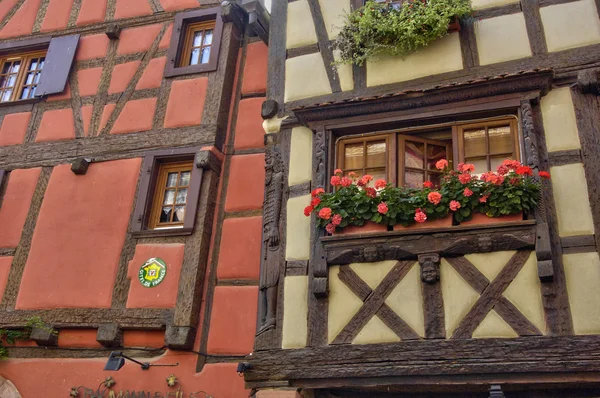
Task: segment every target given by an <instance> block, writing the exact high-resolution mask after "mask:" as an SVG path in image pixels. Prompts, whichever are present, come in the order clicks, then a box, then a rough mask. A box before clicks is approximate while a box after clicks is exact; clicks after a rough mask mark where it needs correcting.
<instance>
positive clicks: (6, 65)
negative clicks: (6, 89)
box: [2, 62, 12, 75]
mask: <svg viewBox="0 0 600 398" xmlns="http://www.w3.org/2000/svg"><path fill="white" fill-rule="evenodd" d="M11 66H12V63H10V62H5V63H4V65H3V66H2V74H3V75H6V74H7V73H8V72H10V67H11Z"/></svg>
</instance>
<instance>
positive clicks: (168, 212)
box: [149, 161, 194, 229]
mask: <svg viewBox="0 0 600 398" xmlns="http://www.w3.org/2000/svg"><path fill="white" fill-rule="evenodd" d="M192 167H194V162H193V161H188V162H176V163H164V164H161V165H160V166H159V168H158V176H157V182H156V189H155V192H154V196H153V202H152V212H151V214H150V223H149V226H150V229H158V228H170V227H179V226H183V221H184V220H185V211H186V207H187V202H188V192H189V188H190V180H191V176H192Z"/></svg>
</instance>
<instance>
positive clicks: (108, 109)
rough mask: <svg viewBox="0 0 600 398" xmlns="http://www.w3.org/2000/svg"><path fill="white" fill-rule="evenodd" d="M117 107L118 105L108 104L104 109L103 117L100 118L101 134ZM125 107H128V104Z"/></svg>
mask: <svg viewBox="0 0 600 398" xmlns="http://www.w3.org/2000/svg"><path fill="white" fill-rule="evenodd" d="M116 106H117V105H116V104H106V105H105V106H104V109H103V110H102V117H101V118H100V128H99V129H98V131H99V132H100V131H102V129H103V128H104V127H105V126H106V123H107V122H108V119H109V118H110V115H112V113H113V111H114V110H115V107H116ZM125 106H127V104H125Z"/></svg>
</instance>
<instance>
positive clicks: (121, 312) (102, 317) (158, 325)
mask: <svg viewBox="0 0 600 398" xmlns="http://www.w3.org/2000/svg"><path fill="white" fill-rule="evenodd" d="M5 297H6V296H5ZM172 314H173V310H170V309H153V308H127V309H113V308H59V309H55V310H19V311H9V312H3V313H2V319H0V327H2V328H7V329H10V328H22V327H24V326H25V325H26V323H27V321H28V320H29V319H31V318H32V317H37V316H39V317H40V318H42V319H43V320H44V323H46V324H48V325H52V326H53V327H61V328H69V327H74V328H97V327H99V326H100V325H101V324H104V323H115V324H118V325H119V326H120V327H121V328H124V329H164V327H165V324H166V322H167V320H168V319H170V318H171V317H172Z"/></svg>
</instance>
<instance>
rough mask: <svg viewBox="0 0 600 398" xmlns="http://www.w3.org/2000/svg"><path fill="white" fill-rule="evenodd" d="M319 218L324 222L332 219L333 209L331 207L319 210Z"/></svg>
mask: <svg viewBox="0 0 600 398" xmlns="http://www.w3.org/2000/svg"><path fill="white" fill-rule="evenodd" d="M319 217H321V218H322V219H323V220H329V219H330V218H331V209H330V208H329V207H323V208H322V209H321V210H319Z"/></svg>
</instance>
